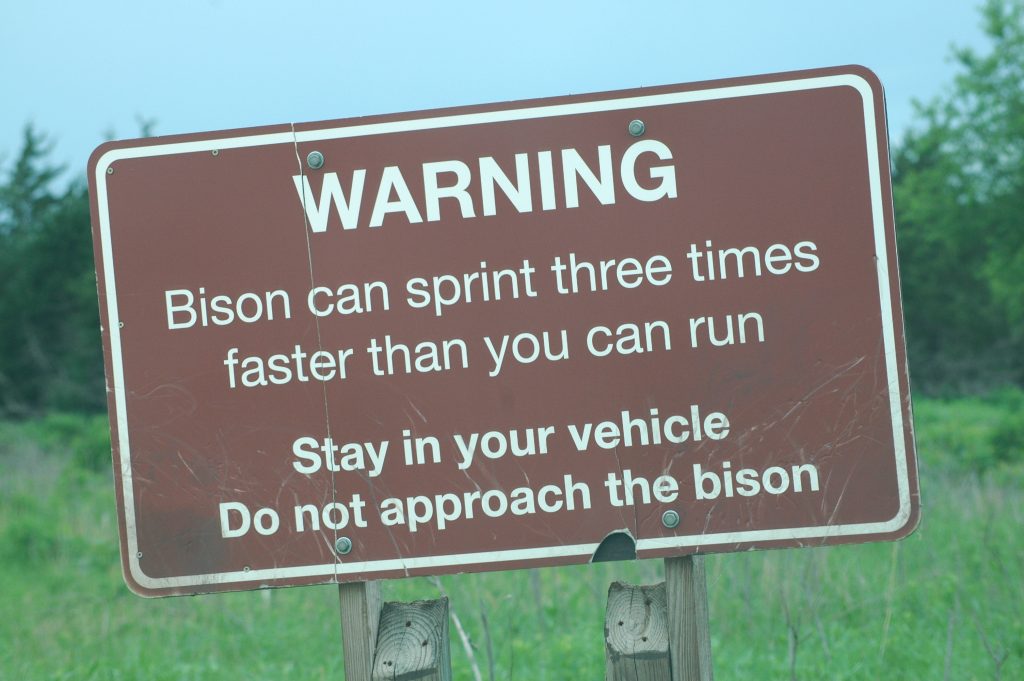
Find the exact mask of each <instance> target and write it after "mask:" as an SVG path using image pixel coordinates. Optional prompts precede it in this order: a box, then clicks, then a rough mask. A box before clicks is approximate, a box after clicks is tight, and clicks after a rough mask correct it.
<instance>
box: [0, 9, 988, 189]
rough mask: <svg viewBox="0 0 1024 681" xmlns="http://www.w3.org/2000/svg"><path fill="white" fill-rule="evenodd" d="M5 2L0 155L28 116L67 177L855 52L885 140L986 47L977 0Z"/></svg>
mask: <svg viewBox="0 0 1024 681" xmlns="http://www.w3.org/2000/svg"><path fill="white" fill-rule="evenodd" d="M2 2H3V5H4V6H3V8H2V9H0V87H2V90H0V91H2V92H3V93H4V95H3V97H2V99H3V100H4V102H3V105H2V106H0V168H2V167H5V166H6V164H7V163H8V162H9V161H10V159H11V158H12V157H13V155H14V154H15V153H16V152H17V150H18V149H19V147H20V140H21V135H22V130H23V129H24V127H25V125H26V124H27V123H30V122H31V123H32V124H34V125H35V126H36V127H37V128H38V129H39V130H41V131H43V132H46V133H47V134H49V135H50V136H51V138H52V140H53V142H54V143H55V147H54V152H53V155H54V159H55V160H57V161H59V162H61V163H63V164H66V166H67V168H68V174H67V176H68V177H70V176H72V175H82V174H84V172H85V166H86V162H87V160H88V157H89V154H90V153H91V151H92V149H93V148H94V147H95V146H96V145H97V144H99V143H100V142H102V141H104V140H105V139H107V138H110V137H113V138H116V139H121V138H130V137H137V136H139V130H140V121H142V120H148V121H151V122H153V123H154V127H153V131H154V132H155V134H160V135H163V134H177V133H187V132H199V131H208V130H222V129H227V128H240V127H248V126H256V125H267V124H277V123H291V122H307V121H318V120H327V119H335V118H345V117H349V116H362V115H367V114H379V113H393V112H402V111H416V110H422V109H431V108H438V107H447V106H457V105H466V104H480V103H487V102H500V101H508V100H519V99H527V98H534V97H548V96H556V95H565V94H581V93H587V92H599V91H605V90H618V89H624V88H632V87H639V86H652V85H667V84H673V83H686V82H693V81H701V80H713V79H717V78H726V77H731V76H746V75H755V74H765V73H774V72H779V71H789V70H797V69H805V68H817V67H823V66H835V65H842V64H851V63H855V64H861V65H864V66H867V67H868V68H870V69H872V70H873V71H874V72H875V73H876V74H877V75H878V76H879V78H880V79H881V81H882V83H883V85H884V87H885V90H886V98H887V110H888V116H889V129H890V138H891V139H892V140H893V142H894V143H895V142H897V141H898V140H899V139H900V138H901V136H902V135H903V133H904V132H905V131H906V129H907V128H908V127H909V126H911V125H913V121H914V108H913V104H912V102H913V101H914V100H919V101H928V100H930V99H932V98H934V97H935V96H937V95H939V94H940V93H941V92H943V90H944V88H948V87H949V84H950V83H951V81H952V78H953V76H954V74H955V73H956V65H955V63H954V62H953V61H952V59H951V57H950V55H951V46H953V45H956V46H961V47H962V46H967V47H974V48H980V49H984V47H985V44H986V43H985V40H984V36H983V33H982V31H981V27H980V16H979V14H978V12H977V9H976V3H975V2H974V1H973V0H856V1H853V0H814V1H812V0H780V1H776V2H766V1H758V0H740V1H735V2H710V1H708V0H704V1H702V2H691V1H689V0H678V1H676V2H656V1H653V0H651V1H649V2H644V3H626V2H604V1H602V0H590V1H589V2H557V1H556V0H547V1H546V2H531V1H523V2H487V1H486V0H476V1H475V2H443V1H442V0H435V1H433V2H412V1H409V2H404V1H401V2H400V1H397V0H396V1H394V2H390V3H387V2H383V1H378V2H367V1H366V0H363V1H361V2H348V1H345V2H325V1H311V0H295V1H292V2H281V3H274V2H268V1H266V0H248V1H245V2H242V1H240V0H206V1H202V2H198V1H192V2H190V1H187V0H183V1H181V2H160V3H151V2H144V1H142V0H132V1H122V0H118V1H108V0H91V1H90V2H71V1H70V0H68V1H67V2H61V1H58V0H50V1H49V2H14V0H2Z"/></svg>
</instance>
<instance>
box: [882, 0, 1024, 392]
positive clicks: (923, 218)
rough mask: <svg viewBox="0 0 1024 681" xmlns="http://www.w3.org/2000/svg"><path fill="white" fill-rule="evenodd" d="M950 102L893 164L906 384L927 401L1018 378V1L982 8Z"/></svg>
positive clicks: (1023, 331) (1022, 199) (1021, 197)
mask: <svg viewBox="0 0 1024 681" xmlns="http://www.w3.org/2000/svg"><path fill="white" fill-rule="evenodd" d="M981 14H982V17H983V22H984V29H985V33H986V35H987V36H988V38H989V41H990V43H991V49H990V51H989V52H988V53H987V54H984V55H981V54H978V53H977V52H975V51H972V50H969V49H962V50H957V51H956V52H955V57H956V59H957V61H958V63H959V65H960V73H959V74H958V75H957V77H956V79H955V81H954V83H953V86H952V88H951V90H950V92H949V93H948V94H946V95H945V96H943V97H940V98H939V99H937V100H936V101H934V102H932V103H930V104H929V105H927V106H923V107H920V110H919V115H920V118H921V120H922V125H921V127H919V128H918V129H917V130H915V131H913V132H911V133H909V134H908V135H907V136H906V138H905V139H904V140H903V142H902V144H901V145H900V148H899V149H898V150H897V152H896V153H895V154H894V159H893V161H894V168H893V170H894V172H893V181H894V187H893V191H894V200H895V205H896V220H897V229H898V234H899V246H900V259H901V273H902V275H903V279H904V301H905V310H906V316H907V327H908V341H909V345H910V353H911V366H912V371H913V372H914V373H912V376H913V377H914V378H915V382H916V383H918V385H919V386H923V387H924V388H925V389H926V391H929V392H935V391H937V390H941V389H943V388H948V387H955V388H960V389H963V388H965V387H966V388H987V387H991V386H992V385H993V384H995V383H1000V382H1010V381H1014V382H1018V383H1019V382H1021V381H1022V379H1024V0H989V1H988V2H987V3H986V4H985V5H984V6H983V7H982V10H981Z"/></svg>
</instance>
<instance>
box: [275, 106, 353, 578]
mask: <svg viewBox="0 0 1024 681" xmlns="http://www.w3.org/2000/svg"><path fill="white" fill-rule="evenodd" d="M290 125H291V132H292V148H293V149H294V150H295V163H296V165H297V166H298V169H299V182H300V183H301V184H300V186H305V184H306V182H307V180H306V171H305V169H304V167H303V165H302V155H301V153H300V152H299V139H298V137H297V136H296V134H295V124H294V123H291V124H290ZM299 199H300V205H299V209H300V211H301V213H302V235H303V237H304V238H305V239H306V261H307V263H308V265H309V285H310V287H311V288H312V287H313V286H315V285H316V280H315V278H314V275H313V244H312V242H311V241H310V238H309V220H308V217H307V216H308V213H307V212H306V192H304V191H301V192H299ZM314 327H315V329H316V349H317V350H318V351H320V352H323V349H324V345H323V340H322V337H321V334H320V318H319V317H316V318H315V319H314ZM320 385H321V390H322V391H323V399H324V427H325V429H326V432H327V437H328V438H330V439H332V440H333V439H334V435H333V434H332V433H331V411H330V407H329V405H328V401H327V383H326V382H323V381H322V382H321V383H320ZM336 476H337V474H336V473H335V472H334V471H332V472H331V501H332V502H333V503H337V502H338V487H337V480H336ZM285 482H286V481H285V480H282V481H281V489H280V490H279V491H278V494H280V492H281V491H282V490H283V489H284V487H285ZM333 532H334V536H333V537H332V541H331V542H330V555H331V556H332V557H333V558H334V581H335V582H337V581H338V564H339V563H340V562H341V559H340V558H339V556H338V555H337V553H336V552H335V545H336V544H337V541H338V530H336V529H335V530H333ZM320 534H321V536H323V534H324V533H323V532H322V531H321V532H320Z"/></svg>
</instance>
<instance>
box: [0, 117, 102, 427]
mask: <svg viewBox="0 0 1024 681" xmlns="http://www.w3.org/2000/svg"><path fill="white" fill-rule="evenodd" d="M50 149H51V145H50V144H49V143H48V141H47V140H46V138H45V137H44V136H43V135H42V134H40V133H38V132H36V131H35V130H34V129H33V128H32V127H31V126H29V127H27V128H26V129H25V132H24V137H23V144H22V149H21V152H20V153H19V155H18V156H17V158H16V159H15V161H14V163H13V165H12V166H11V168H10V169H9V170H8V172H7V173H6V174H5V176H4V178H3V181H2V183H0V273H2V276H0V329H2V330H3V332H2V333H0V413H3V414H8V415H14V416H29V415H33V414H37V413H40V412H42V411H46V410H54V409H58V410H90V411H91V410H97V409H101V408H102V407H103V406H104V405H105V400H106V393H105V390H104V385H103V364H102V354H101V350H100V335H99V316H98V310H97V304H96V280H95V274H94V269H93V260H92V238H91V231H90V228H89V201H88V193H87V191H86V187H85V184H84V182H83V181H82V180H81V179H78V180H76V181H73V182H71V183H70V184H69V185H68V186H67V188H66V189H64V190H63V191H57V190H55V189H54V184H55V181H56V180H57V179H58V178H59V176H60V175H61V172H62V169H61V168H59V167H56V166H53V165H50V164H49V163H48V162H47V156H48V155H49V153H50Z"/></svg>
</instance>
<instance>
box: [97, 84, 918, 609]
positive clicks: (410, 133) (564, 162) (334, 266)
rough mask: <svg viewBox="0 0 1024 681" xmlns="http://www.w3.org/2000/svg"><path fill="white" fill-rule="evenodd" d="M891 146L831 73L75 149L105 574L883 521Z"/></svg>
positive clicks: (294, 564) (278, 573)
mask: <svg viewBox="0 0 1024 681" xmlns="http://www.w3.org/2000/svg"><path fill="white" fill-rule="evenodd" d="M888 168H889V162H888V155H887V147H886V132H885V119H884V103H883V97H882V90H881V86H880V85H879V84H878V81H877V80H876V78H875V77H874V76H873V75H872V74H871V73H870V72H868V71H866V70H865V69H862V68H859V67H846V68H835V69H826V70H819V71H807V72H799V73H789V74H781V75H774V76H765V77H755V78H742V79H736V80H728V81H720V82H709V83H696V84H690V85H680V86H669V87H661V88H652V89H643V90H633V91H626V92H614V93H603V94H598V95H586V96H577V97H565V98H558V99H551V100H541V101H531V102H518V103H510V104H501V105H493V106H478V107H470V108H464V109H453V110H445V111H432V112H425V113H415V114H402V115H394V116H381V117H373V118H360V119H354V120H344V121H331V122H326V123H314V124H306V125H295V126H277V127H270V128H261V129H249V130H236V131H229V132H218V133H204V134H197V135H186V136H180V137H169V138H153V139H143V140H133V141H128V142H113V143H109V144H104V145H103V146H101V147H100V148H99V149H97V150H96V152H95V153H94V155H93V158H92V161H91V164H90V176H89V177H90V183H91V190H92V198H93V203H92V211H93V224H94V233H95V242H96V263H97V272H98V275H99V292H100V302H101V307H102V318H103V320H104V326H103V340H104V344H105V350H106V360H107V381H108V386H109V398H110V414H111V424H112V430H113V436H114V461H115V472H116V485H117V496H118V505H119V510H120V520H121V546H122V555H123V563H124V572H125V577H126V579H127V581H128V584H129V585H130V586H131V587H132V589H133V590H135V591H136V592H138V593H140V594H143V595H147V596H155V595H167V594H187V593H199V592H209V591H218V590H228V589H244V588H256V587H261V586H283V585H290V584H312V583H321V582H341V581H354V580H365V579H372V578H381V577H399V576H405V575H422V574H433V573H449V572H462V571H467V570H473V571H478V570H501V569H509V568H518V567H526V566H542V565H560V564H568V563H581V562H586V561H589V560H592V558H593V557H594V555H595V552H597V550H598V547H599V545H601V544H602V542H603V541H604V540H606V538H608V537H618V538H619V539H620V540H622V539H623V538H624V537H628V538H630V539H631V540H633V541H635V549H636V555H637V556H638V557H641V558H647V557H660V556H669V555H679V554H685V553H692V552H714V551H734V550H746V549H750V548H764V547H779V546H808V545H821V544H834V543H842V542H857V541H866V540H872V539H894V538H898V537H902V536H904V535H906V534H907V533H909V532H910V531H911V530H912V529H913V527H914V526H915V524H916V521H917V515H918V501H917V480H916V463H915V454H914V443H913V430H912V427H911V422H910V398H909V389H908V381H907V367H906V359H905V354H904V341H903V322H902V317H901V310H900V299H899V286H898V284H899V280H898V275H897V271H896V243H895V237H894V232H893V218H892V207H891V190H890V182H889V170H888ZM626 544H627V547H628V544H629V542H628V541H627V542H626Z"/></svg>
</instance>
